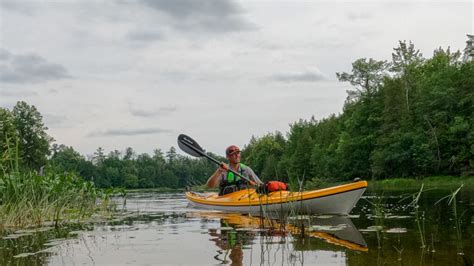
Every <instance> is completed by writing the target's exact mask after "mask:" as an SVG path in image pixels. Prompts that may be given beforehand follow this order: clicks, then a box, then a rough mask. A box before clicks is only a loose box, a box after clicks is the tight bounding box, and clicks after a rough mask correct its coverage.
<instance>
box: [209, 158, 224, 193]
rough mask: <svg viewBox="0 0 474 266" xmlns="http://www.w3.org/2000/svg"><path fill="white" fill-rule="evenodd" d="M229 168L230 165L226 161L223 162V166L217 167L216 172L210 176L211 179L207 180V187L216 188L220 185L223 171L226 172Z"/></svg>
mask: <svg viewBox="0 0 474 266" xmlns="http://www.w3.org/2000/svg"><path fill="white" fill-rule="evenodd" d="M227 169H229V166H228V165H227V164H225V163H221V166H220V167H219V168H217V170H216V171H215V172H214V174H212V175H211V177H209V179H208V180H207V182H206V185H207V187H209V188H215V187H218V186H219V182H220V177H221V175H222V174H223V173H225V172H226V171H227Z"/></svg>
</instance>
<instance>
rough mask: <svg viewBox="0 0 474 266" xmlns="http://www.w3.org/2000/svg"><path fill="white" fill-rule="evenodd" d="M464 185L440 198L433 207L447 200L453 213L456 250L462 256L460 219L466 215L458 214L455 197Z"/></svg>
mask: <svg viewBox="0 0 474 266" xmlns="http://www.w3.org/2000/svg"><path fill="white" fill-rule="evenodd" d="M463 186H464V184H463V185H461V186H460V187H459V188H458V189H456V190H455V191H453V192H451V193H450V194H449V195H447V196H445V197H443V198H441V199H440V200H438V201H437V202H436V203H435V205H437V204H439V203H440V202H442V201H444V200H447V201H448V206H451V211H452V213H453V221H454V228H456V240H457V241H456V244H457V250H458V252H457V253H458V255H461V256H463V255H464V251H463V242H462V229H461V228H462V227H461V224H462V217H463V216H464V214H465V213H466V211H464V212H463V213H461V214H459V210H458V206H457V203H456V202H457V200H456V196H457V195H458V193H459V191H461V189H462V188H463Z"/></svg>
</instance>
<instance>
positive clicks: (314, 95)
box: [0, 0, 474, 155]
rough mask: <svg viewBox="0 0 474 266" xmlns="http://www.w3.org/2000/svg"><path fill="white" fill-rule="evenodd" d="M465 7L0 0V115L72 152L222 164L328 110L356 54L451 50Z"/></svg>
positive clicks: (462, 41)
mask: <svg viewBox="0 0 474 266" xmlns="http://www.w3.org/2000/svg"><path fill="white" fill-rule="evenodd" d="M473 2H474V1H427V0H424V1H416V0H415V1H337V0H336V1H316V0H315V1H295V0H292V1H289V0H288V1H269V0H267V1H234V0H109V1H98V0H97V1H96V0H77V1H74V0H56V1H39V0H38V1H34V0H32V1H24V0H14V1H10V0H0V107H2V108H8V109H11V108H12V107H13V106H14V105H15V104H16V102H17V101H26V102H27V103H28V104H30V105H34V106H36V107H37V109H38V110H39V111H40V113H41V114H42V115H43V122H44V123H45V125H46V126H47V127H48V130H47V133H48V134H49V135H50V136H52V137H53V138H54V139H55V141H56V142H55V143H58V144H65V145H66V146H72V147H73V148H74V149H75V150H77V151H79V152H80V153H82V154H84V155H88V154H92V153H93V152H94V151H95V150H96V149H97V148H98V147H102V148H104V150H105V151H106V152H109V151H112V150H121V151H123V150H125V148H126V147H132V148H133V149H134V150H135V152H137V153H152V152H153V150H154V149H157V148H159V149H162V150H163V151H167V150H169V148H170V147H171V146H174V147H177V144H176V138H177V136H178V135H179V134H181V133H184V134H187V135H189V136H191V137H192V138H194V139H195V140H196V141H198V142H199V144H200V145H201V146H202V147H203V148H204V149H206V150H207V151H210V152H213V153H216V154H220V155H224V149H225V148H226V147H227V146H228V145H230V144H235V145H238V146H241V147H243V146H244V145H246V144H248V142H249V140H250V138H251V137H252V136H255V137H261V136H264V135H266V134H268V133H272V132H275V131H280V132H282V133H284V134H286V133H287V132H288V130H289V128H290V126H289V125H290V124H291V123H294V122H296V121H298V120H299V119H311V117H314V118H315V119H318V120H319V119H323V118H325V117H328V116H329V115H331V114H340V113H341V112H342V108H343V105H344V101H345V99H346V96H347V94H346V90H348V89H350V85H349V84H347V83H341V82H339V81H337V78H336V74H335V73H336V72H350V71H351V63H352V62H353V61H355V60H357V59H359V58H374V59H376V60H390V59H391V53H392V51H393V48H395V47H397V46H398V41H399V40H406V41H412V42H413V43H414V44H415V47H416V48H417V49H419V50H420V51H421V52H422V53H423V55H424V56H425V57H427V58H429V57H431V55H432V53H433V50H435V49H437V48H439V47H443V48H447V47H451V50H461V51H462V50H463V49H464V48H465V46H466V40H467V37H466V34H473V32H474V30H473V28H474V18H473V13H474V4H473Z"/></svg>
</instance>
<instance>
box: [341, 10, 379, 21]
mask: <svg viewBox="0 0 474 266" xmlns="http://www.w3.org/2000/svg"><path fill="white" fill-rule="evenodd" d="M346 17H347V19H349V20H350V21H353V22H354V21H357V20H364V19H371V18H372V17H373V15H372V14H370V13H369V12H349V13H347V14H346Z"/></svg>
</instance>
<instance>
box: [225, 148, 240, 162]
mask: <svg viewBox="0 0 474 266" xmlns="http://www.w3.org/2000/svg"><path fill="white" fill-rule="evenodd" d="M225 155H226V156H227V159H228V160H229V162H230V163H231V164H238V163H240V149H239V147H237V146H235V145H230V146H229V147H227V149H225Z"/></svg>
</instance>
